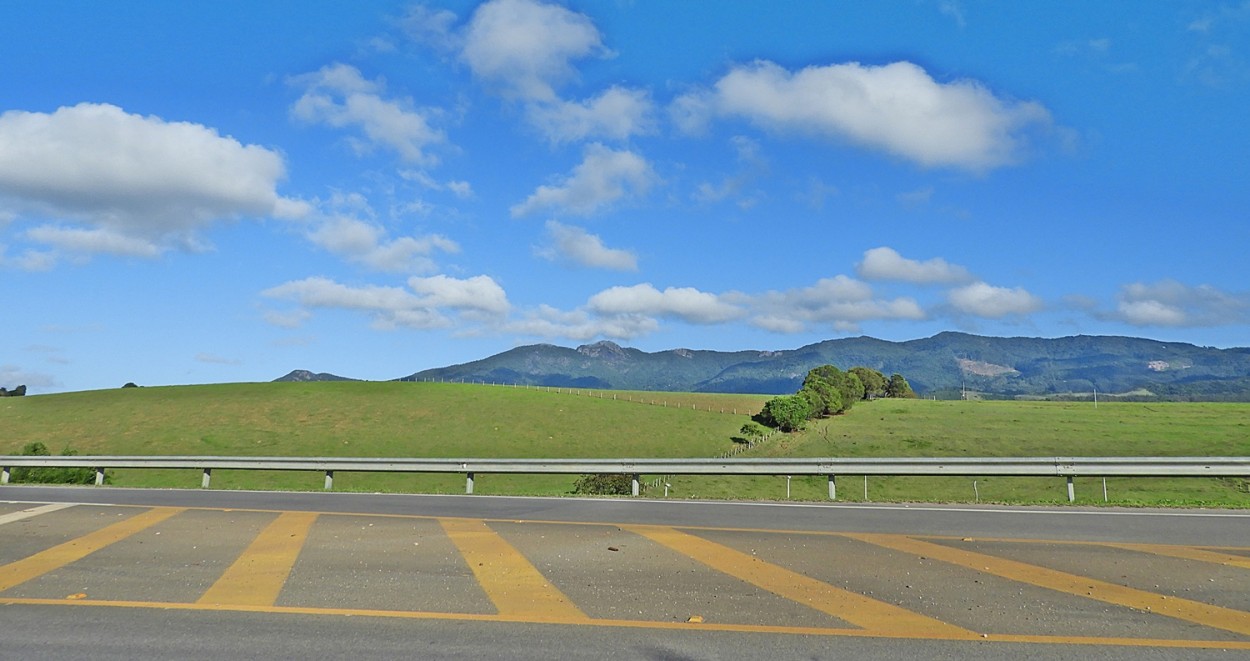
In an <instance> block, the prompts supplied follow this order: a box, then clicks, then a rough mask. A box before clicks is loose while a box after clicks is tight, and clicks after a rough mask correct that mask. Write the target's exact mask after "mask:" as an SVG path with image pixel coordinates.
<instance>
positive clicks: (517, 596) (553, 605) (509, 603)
mask: <svg viewBox="0 0 1250 661" xmlns="http://www.w3.org/2000/svg"><path fill="white" fill-rule="evenodd" d="M438 522H439V524H440V525H442V527H443V531H444V532H446V533H447V536H448V537H450V538H451V541H452V543H453V544H455V545H456V548H457V549H459V551H460V555H461V556H463V557H464V561H465V562H466V563H467V564H468V565H469V569H471V570H472V571H473V575H474V576H475V577H476V578H477V582H478V585H480V586H481V587H482V590H483V591H484V592H486V594H487V596H489V597H490V600H491V602H493V603H494V604H495V608H496V609H498V611H499V614H500V615H501V616H504V617H509V618H520V619H524V620H526V621H532V622H563V623H574V622H581V621H588V620H589V619H590V618H589V617H587V616H586V614H585V613H583V612H582V611H581V610H580V609H579V608H577V606H574V605H573V602H572V600H570V599H569V598H568V597H567V596H565V594H564V593H563V592H561V591H560V590H559V589H558V588H556V587H555V586H554V585H552V584H551V583H550V582H549V581H548V580H547V577H546V576H543V574H542V572H540V571H538V569H537V568H536V567H534V565H533V564H531V563H530V561H529V560H527V559H526V558H525V556H523V555H521V553H520V552H519V551H517V550H516V548H515V547H513V546H512V545H511V544H509V543H508V542H507V541H505V540H504V538H503V537H500V536H499V533H496V532H495V531H494V530H491V529H490V527H489V526H487V525H486V522H485V521H481V520H478V519H439V520H438Z"/></svg>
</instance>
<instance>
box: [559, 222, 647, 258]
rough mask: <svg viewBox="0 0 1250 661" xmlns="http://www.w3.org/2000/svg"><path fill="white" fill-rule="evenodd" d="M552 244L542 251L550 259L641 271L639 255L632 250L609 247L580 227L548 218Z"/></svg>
mask: <svg viewBox="0 0 1250 661" xmlns="http://www.w3.org/2000/svg"><path fill="white" fill-rule="evenodd" d="M547 235H548V236H549V237H550V238H551V245H550V246H549V247H547V248H543V249H541V250H540V251H539V255H540V256H541V257H544V258H546V259H550V260H558V261H565V262H569V263H572V264H576V265H578V266H586V267H589V268H597V269H608V270H611V271H637V270H638V256H637V255H635V254H634V253H633V252H630V251H628V250H620V249H616V248H608V247H607V246H605V245H604V244H603V239H601V238H599V237H598V236H597V235H594V234H591V233H589V232H587V231H586V230H584V229H582V228H580V227H574V226H572V225H565V224H563V223H560V222H557V221H554V220H549V221H547Z"/></svg>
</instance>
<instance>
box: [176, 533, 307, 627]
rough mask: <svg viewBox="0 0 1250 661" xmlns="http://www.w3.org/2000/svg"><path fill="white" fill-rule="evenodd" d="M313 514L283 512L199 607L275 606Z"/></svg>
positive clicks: (205, 594)
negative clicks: (218, 605) (222, 605)
mask: <svg viewBox="0 0 1250 661" xmlns="http://www.w3.org/2000/svg"><path fill="white" fill-rule="evenodd" d="M316 520H317V514H316V513H313V512H284V513H283V514H280V515H278V518H276V519H274V520H273V522H272V523H270V524H269V525H268V526H266V527H265V529H264V530H262V531H260V534H258V535H257V536H256V539H254V540H252V543H251V544H250V545H249V546H248V547H247V549H245V550H244V551H243V554H242V555H240V556H239V557H238V559H237V560H235V561H234V564H232V565H230V568H229V569H227V570H226V572H225V573H224V574H222V576H221V578H219V579H217V582H216V583H213V585H212V587H210V588H209V589H208V590H207V591H205V592H204V594H203V595H201V596H200V599H199V602H198V603H200V604H230V605H238V606H272V605H274V603H275V602H277V600H278V595H279V594H280V593H281V592H282V586H284V585H285V584H286V579H287V576H289V575H290V574H291V568H292V567H293V566H295V560H296V558H298V557H299V554H300V551H302V550H303V548H304V541H305V540H306V539H307V538H308V530H309V528H311V527H312V524H313V522H314V521H316Z"/></svg>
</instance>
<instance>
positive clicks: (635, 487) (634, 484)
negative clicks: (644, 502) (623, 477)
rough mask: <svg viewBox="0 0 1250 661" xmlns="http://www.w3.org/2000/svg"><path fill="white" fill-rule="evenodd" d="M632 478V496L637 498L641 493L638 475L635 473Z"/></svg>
mask: <svg viewBox="0 0 1250 661" xmlns="http://www.w3.org/2000/svg"><path fill="white" fill-rule="evenodd" d="M630 478H631V479H630V485H629V490H630V494H631V495H634V496H637V495H638V492H639V491H640V489H639V487H638V474H637V473H634V474H633V475H631V476H630Z"/></svg>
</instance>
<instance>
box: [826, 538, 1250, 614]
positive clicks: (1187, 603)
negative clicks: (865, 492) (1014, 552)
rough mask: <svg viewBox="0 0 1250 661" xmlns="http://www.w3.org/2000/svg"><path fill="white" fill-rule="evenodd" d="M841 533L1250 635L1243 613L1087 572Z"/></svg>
mask: <svg viewBox="0 0 1250 661" xmlns="http://www.w3.org/2000/svg"><path fill="white" fill-rule="evenodd" d="M844 534H845V536H846V537H849V538H851V539H856V540H859V541H861V542H866V543H868V544H873V545H876V546H880V547H882V548H888V549H893V550H895V551H902V552H904V553H910V554H912V555H919V556H924V557H927V558H931V559H934V560H940V561H942V562H947V563H950V564H954V565H958V566H961V567H966V568H968V569H972V570H974V571H980V572H984V573H986V574H991V575H993V576H998V577H1000V578H1006V579H1008V580H1012V581H1017V582H1020V583H1027V584H1029V585H1035V586H1038V587H1042V588H1047V589H1050V590H1055V591H1057V592H1062V593H1066V594H1071V595H1076V596H1078V597H1084V598H1086V599H1093V600H1096V601H1101V602H1104V603H1108V604H1114V605H1116V606H1125V607H1128V608H1134V609H1137V610H1140V611H1148V612H1151V613H1154V614H1157V615H1165V616H1167V617H1172V618H1176V619H1180V620H1185V621H1187V622H1192V623H1194V624H1199V625H1202V626H1205V627H1212V628H1215V629H1223V630H1225V631H1231V632H1233V633H1237V634H1241V635H1243V636H1250V613H1247V612H1245V611H1240V610H1234V609H1232V608H1224V607H1222V606H1213V605H1211V604H1204V603H1202V602H1198V601H1192V600H1190V599H1185V598H1182V597H1169V596H1166V595H1161V594H1155V593H1153V592H1146V591H1145V590H1138V589H1136V588H1130V587H1126V586H1123V585H1117V584H1115V583H1109V582H1107V581H1102V580H1098V579H1095V578H1089V577H1087V576H1079V575H1076V574H1069V573H1067V572H1063V571H1058V570H1055V569H1049V568H1047V567H1040V566H1038V565H1031V564H1028V563H1024V562H1019V561H1016V560H1008V559H1006V558H1000V557H998V556H993V555H987V554H985V553H979V552H976V551H969V550H965V549H958V548H953V547H950V546H945V545H942V544H934V543H932V542H926V541H922V540H919V539H914V538H911V537H907V536H905V535H883V534H866V533H844Z"/></svg>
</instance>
